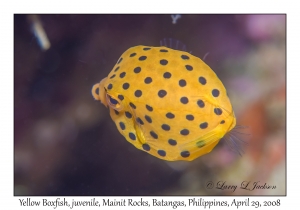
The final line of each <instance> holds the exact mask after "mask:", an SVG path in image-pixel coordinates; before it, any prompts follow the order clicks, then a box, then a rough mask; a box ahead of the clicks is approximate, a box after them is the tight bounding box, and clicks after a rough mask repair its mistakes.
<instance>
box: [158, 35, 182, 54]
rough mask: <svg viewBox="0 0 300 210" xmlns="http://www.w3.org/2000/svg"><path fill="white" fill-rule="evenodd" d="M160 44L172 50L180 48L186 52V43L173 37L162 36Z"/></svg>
mask: <svg viewBox="0 0 300 210" xmlns="http://www.w3.org/2000/svg"><path fill="white" fill-rule="evenodd" d="M160 46H165V47H168V48H172V49H174V50H181V51H186V52H187V48H186V45H185V44H184V43H183V42H181V41H179V40H177V39H173V38H164V39H162V40H160Z"/></svg>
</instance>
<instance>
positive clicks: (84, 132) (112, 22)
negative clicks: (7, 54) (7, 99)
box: [14, 14, 286, 196]
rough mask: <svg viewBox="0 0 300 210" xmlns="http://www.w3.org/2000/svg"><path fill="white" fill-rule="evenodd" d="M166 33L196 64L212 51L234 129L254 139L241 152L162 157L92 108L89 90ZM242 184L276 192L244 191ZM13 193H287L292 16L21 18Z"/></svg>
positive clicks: (221, 149) (221, 148)
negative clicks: (136, 49)
mask: <svg viewBox="0 0 300 210" xmlns="http://www.w3.org/2000/svg"><path fill="white" fill-rule="evenodd" d="M173 18H174V16H173ZM36 22H38V23H39V25H40V27H41V28H42V30H44V33H45V34H46V37H47V39H48V41H49V44H50V45H49V46H48V48H47V46H46V47H45V46H43V45H42V43H41V42H42V41H41V40H40V39H41V38H40V37H39V35H35V34H34V31H33V29H34V25H35V24H36ZM41 28H40V29H39V30H41ZM166 37H172V38H174V39H178V40H181V41H182V42H183V43H185V44H186V45H187V48H188V51H192V54H193V55H195V56H197V57H200V58H203V57H204V56H205V55H206V54H207V53H209V54H208V55H207V56H206V58H205V62H206V63H207V64H208V65H209V66H210V67H211V68H212V69H213V70H214V71H215V72H216V74H217V75H218V76H219V78H220V79H221V80H222V81H223V83H224V85H225V87H226V88H227V92H228V95H229V97H230V99H231V102H232V104H233V108H234V110H235V114H236V117H237V123H238V124H239V125H244V126H247V128H246V129H240V130H239V131H240V132H243V133H250V134H251V135H250V136H247V135H241V138H243V139H244V140H245V141H247V142H248V143H247V145H245V146H244V154H242V156H240V155H238V154H236V153H234V152H233V151H232V150H230V148H229V147H228V146H226V144H225V143H224V140H223V141H221V142H220V144H219V145H217V147H216V148H215V149H214V150H213V151H212V152H211V153H209V154H207V155H204V156H202V157H200V158H198V159H196V160H195V161H193V162H175V163H174V162H172V163H169V162H166V161H163V160H160V159H157V158H155V157H153V156H151V155H148V154H147V153H145V152H143V151H140V150H137V149H136V148H135V147H133V146H132V145H131V144H129V143H128V142H127V141H126V140H125V139H124V137H123V136H121V134H120V133H119V132H118V131H117V128H116V127H115V124H114V122H113V121H112V120H111V119H110V116H109V112H108V109H106V108H105V107H104V106H103V105H102V104H100V103H99V102H97V101H94V99H93V97H92V95H91V88H92V85H93V84H95V83H96V82H99V81H100V80H101V79H102V78H104V77H106V76H107V75H108V73H109V72H110V71H111V69H112V67H113V66H114V64H115V63H116V61H117V59H118V58H119V56H120V55H121V54H122V53H123V52H124V51H125V50H126V49H128V48H129V47H132V46H135V45H140V44H142V45H148V46H159V43H160V40H162V39H163V38H166ZM244 181H246V182H250V184H249V186H250V185H252V184H253V183H254V182H259V185H264V184H265V183H266V185H270V186H276V189H254V190H245V189H240V186H241V184H242V183H243V182H244ZM208 183H213V184H214V185H213V187H212V189H210V187H208ZM222 183H224V185H223V187H225V185H227V186H228V185H237V189H236V190H232V189H218V187H219V188H221V187H222V186H221V184H222ZM249 188H250V187H249ZM14 194H15V195H27V196H30V195H56V196H58V195H60V196H67V195H141V196H142V195H285V194H286V16H285V15H181V17H180V18H178V19H177V20H176V21H173V20H172V16H171V15H170V14H169V15H73V14H72V15H34V16H33V15H21V14H20V15H15V16H14Z"/></svg>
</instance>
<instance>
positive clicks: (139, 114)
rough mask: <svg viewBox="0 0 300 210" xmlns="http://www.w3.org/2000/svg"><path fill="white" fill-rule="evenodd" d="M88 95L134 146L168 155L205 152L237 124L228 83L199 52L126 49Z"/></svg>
mask: <svg viewBox="0 0 300 210" xmlns="http://www.w3.org/2000/svg"><path fill="white" fill-rule="evenodd" d="M92 95H93V97H94V98H95V99H96V100H99V101H101V103H103V104H104V105H105V106H106V107H107V106H108V107H109V110H110V115H111V118H112V119H113V121H114V122H115V124H116V126H117V128H118V130H119V132H120V133H121V134H122V135H123V136H124V137H125V138H126V140H127V141H128V142H130V143H131V144H133V145H134V146H135V147H136V148H138V149H140V150H143V151H145V152H148V153H149V154H151V155H153V156H155V157H157V158H160V159H163V160H167V161H178V160H186V161H191V160H194V159H195V158H197V157H199V156H202V155H204V154H206V153H209V152H210V151H211V150H212V149H213V148H214V147H215V146H216V145H217V144H218V142H219V141H220V139H221V138H223V137H224V135H225V134H227V133H228V132H229V131H231V130H232V129H233V128H234V127H235V125H236V118H235V116H234V112H233V110H232V106H231V103H230V100H229V98H228V96H227V93H226V89H225V87H224V85H223V84H222V82H221V81H220V79H219V78H218V77H217V75H216V74H215V73H214V71H213V70H212V69H211V68H210V67H209V66H208V65H207V64H205V63H204V62H203V61H202V60H201V59H200V58H198V57H195V56H193V55H192V54H190V53H188V52H185V51H180V50H174V49H171V48H168V47H164V46H161V47H150V46H135V47H132V48H129V49H128V50H126V51H125V52H124V53H123V54H122V55H121V57H120V58H119V60H118V61H117V63H116V65H115V66H114V68H113V70H112V71H111V72H110V73H109V75H108V76H107V77H106V78H104V79H102V80H101V82H99V83H97V84H95V85H94V86H93V88H92Z"/></svg>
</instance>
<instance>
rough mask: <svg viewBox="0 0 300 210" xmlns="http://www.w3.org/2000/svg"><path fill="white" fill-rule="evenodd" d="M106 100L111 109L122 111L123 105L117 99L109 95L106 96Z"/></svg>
mask: <svg viewBox="0 0 300 210" xmlns="http://www.w3.org/2000/svg"><path fill="white" fill-rule="evenodd" d="M106 99H107V102H108V104H109V106H110V107H111V108H113V109H115V110H120V109H121V104H120V103H119V101H118V100H117V99H115V98H114V97H112V96H111V95H109V94H106Z"/></svg>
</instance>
